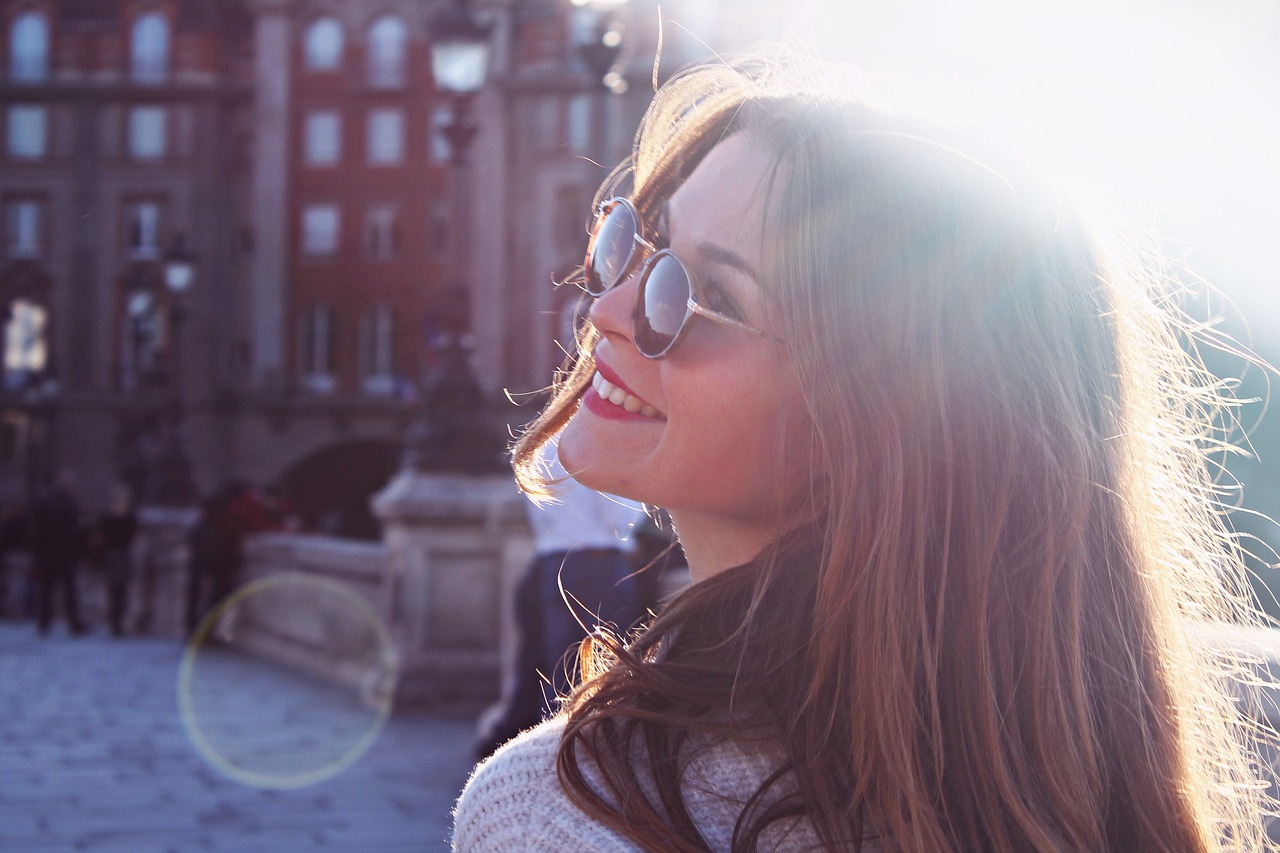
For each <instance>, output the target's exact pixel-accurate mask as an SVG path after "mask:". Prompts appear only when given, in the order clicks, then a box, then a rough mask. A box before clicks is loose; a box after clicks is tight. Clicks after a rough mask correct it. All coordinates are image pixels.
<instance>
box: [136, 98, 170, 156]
mask: <svg viewBox="0 0 1280 853" xmlns="http://www.w3.org/2000/svg"><path fill="white" fill-rule="evenodd" d="M166 129H167V128H166V126H165V109H164V107H133V108H132V109H130V110H129V156H130V157H133V158H134V159H135V160H159V159H161V158H162V157H164V155H165V152H166V149H167V148H168V144H167V143H168V139H167V134H166V132H165V131H166Z"/></svg>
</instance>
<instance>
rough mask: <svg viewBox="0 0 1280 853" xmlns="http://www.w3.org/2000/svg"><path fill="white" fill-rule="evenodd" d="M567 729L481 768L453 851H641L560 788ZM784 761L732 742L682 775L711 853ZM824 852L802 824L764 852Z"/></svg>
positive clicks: (768, 839)
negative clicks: (563, 738) (559, 759)
mask: <svg viewBox="0 0 1280 853" xmlns="http://www.w3.org/2000/svg"><path fill="white" fill-rule="evenodd" d="M564 725H565V722H564V718H563V717H557V718H555V719H552V720H548V721H547V722H545V723H543V724H541V725H539V726H537V727H535V728H532V729H529V730H528V731H526V732H524V733H523V734H521V735H520V736H518V737H516V738H515V739H514V740H512V741H510V742H508V743H507V744H506V745H504V746H503V747H502V748H501V749H499V750H498V751H497V752H495V753H494V754H493V755H492V756H490V757H489V759H488V760H486V761H484V762H483V763H481V764H480V765H479V766H478V767H477V768H476V769H475V771H474V772H473V773H472V775H471V779H470V780H469V781H468V782H467V785H466V788H465V789H463V792H462V796H461V797H460V798H459V799H458V803H457V805H456V806H455V807H454V829H453V849H454V850H455V851H458V853H499V851H504V853H510V852H511V851H528V853H551V851H556V853H559V851H564V850H581V851H609V853H613V852H614V851H618V853H622V851H639V850H641V848H640V847H638V846H637V845H635V844H634V843H633V842H631V841H630V840H628V839H626V838H623V837H622V836H620V835H618V834H617V833H615V832H614V831H613V830H611V829H609V828H608V827H606V826H603V825H602V824H600V823H598V822H597V821H596V820H595V819H593V818H591V817H590V816H588V815H587V814H586V813H584V812H583V811H582V810H581V809H579V808H578V807H577V806H576V805H574V803H573V802H572V801H571V800H570V799H569V797H568V795H567V794H565V792H564V790H563V789H562V788H561V786H560V782H559V779H558V778H557V776H556V753H557V750H558V749H559V746H560V737H561V734H562V733H563V732H564ZM778 762H779V757H778V755H777V754H776V752H772V751H768V750H764V749H755V748H753V747H752V746H751V745H742V744H738V743H736V742H732V741H731V742H717V743H715V744H714V745H712V746H710V747H708V748H705V749H701V750H698V751H697V752H696V753H695V754H694V757H693V758H692V759H691V760H690V763H689V766H688V769H687V770H686V772H685V774H684V776H683V794H684V800H685V803H686V805H687V806H688V810H689V814H690V816H691V817H692V818H693V820H694V822H695V823H696V824H697V826H698V829H699V831H700V832H701V833H702V836H703V838H704V839H705V841H706V842H707V845H708V847H709V848H710V849H711V850H713V851H717V853H720V851H724V853H728V851H729V850H730V849H731V843H732V839H733V830H734V826H735V825H736V823H737V821H738V817H739V815H740V814H741V813H742V810H743V807H744V805H745V804H746V802H747V801H748V799H749V798H750V797H751V795H752V794H754V793H755V791H756V789H757V788H758V787H759V786H760V785H761V783H763V781H764V780H765V779H766V778H767V777H768V775H769V774H770V772H772V770H773V769H774V768H775V767H776V766H777V765H778ZM580 764H581V766H582V770H583V773H584V775H585V777H586V779H587V781H588V782H589V783H590V784H591V785H592V787H594V788H595V789H596V790H598V791H603V790H604V788H603V785H602V784H601V782H600V774H599V771H598V769H597V768H596V767H595V765H593V764H591V763H590V762H589V761H587V760H585V759H584V760H582V761H581V762H580ZM651 786H652V783H651V782H650V783H649V785H647V786H645V787H648V788H651ZM822 849H824V848H823V847H822V845H821V844H820V843H819V841H818V837H817V834H816V833H815V832H814V831H813V829H812V827H811V826H810V825H809V824H808V822H807V821H804V820H800V819H797V820H794V821H791V822H789V823H778V824H773V825H771V826H770V827H769V828H768V829H766V830H765V832H764V834H763V836H762V838H761V843H760V846H759V850H761V851H779V853H781V851H786V853H792V851H796V853H798V851H817V850H822ZM862 849H863V851H865V853H876V851H879V850H881V848H880V847H879V846H877V845H876V844H874V843H873V842H864V844H863V848H862Z"/></svg>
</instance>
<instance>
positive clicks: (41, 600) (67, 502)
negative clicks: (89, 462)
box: [31, 471, 86, 635]
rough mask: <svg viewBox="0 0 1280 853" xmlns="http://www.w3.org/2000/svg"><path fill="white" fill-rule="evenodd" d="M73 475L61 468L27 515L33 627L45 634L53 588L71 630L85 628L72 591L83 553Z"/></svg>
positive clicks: (75, 631) (74, 631)
mask: <svg viewBox="0 0 1280 853" xmlns="http://www.w3.org/2000/svg"><path fill="white" fill-rule="evenodd" d="M75 492H76V476H75V474H74V472H71V471H63V472H62V473H61V474H59V475H58V479H57V481H56V482H55V483H54V485H53V487H52V488H51V489H50V490H49V492H48V493H47V494H46V495H45V496H44V497H43V498H42V499H41V500H40V501H39V503H37V504H36V507H35V511H34V512H33V513H32V519H31V550H32V556H33V557H34V559H35V574H36V627H37V630H38V631H39V632H40V634H41V635H44V634H47V633H48V631H49V624H50V623H51V622H52V621H53V597H54V592H55V590H61V592H62V608H63V615H64V616H65V617H66V620H67V628H68V629H69V630H70V631H71V633H72V634H75V635H78V634H83V633H84V632H85V630H86V629H85V624H84V621H83V620H82V619H81V618H80V605H79V600H78V597H77V594H76V567H77V565H78V564H79V562H80V560H81V559H83V557H84V552H85V531H84V527H83V525H82V522H81V517H80V505H79V503H78V502H77V501H76V495H75Z"/></svg>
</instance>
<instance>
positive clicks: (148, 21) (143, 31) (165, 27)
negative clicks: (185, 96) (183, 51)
mask: <svg viewBox="0 0 1280 853" xmlns="http://www.w3.org/2000/svg"><path fill="white" fill-rule="evenodd" d="M129 70H130V75H129V76H130V77H131V78H132V79H133V81H134V82H136V83H163V82H164V81H165V79H166V78H167V77H168V75H169V22H168V21H166V20H165V17H164V15H162V14H160V13H159V12H148V13H146V14H145V15H140V16H139V17H138V19H137V20H136V21H134V22H133V33H132V36H131V37H130V39H129Z"/></svg>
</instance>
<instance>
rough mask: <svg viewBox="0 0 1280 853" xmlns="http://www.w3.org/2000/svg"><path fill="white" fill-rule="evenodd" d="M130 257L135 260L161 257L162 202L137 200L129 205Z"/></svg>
mask: <svg viewBox="0 0 1280 853" xmlns="http://www.w3.org/2000/svg"><path fill="white" fill-rule="evenodd" d="M128 217H129V237H128V249H129V257H130V258H131V259H133V260H140V261H141V260H155V259H156V258H159V257H160V204H159V203H158V202H154V201H140V202H135V203H134V204H132V205H130V206H129V209H128Z"/></svg>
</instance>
